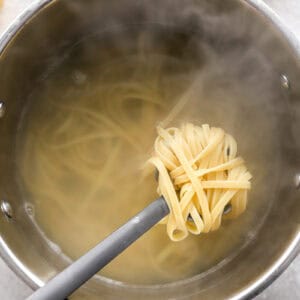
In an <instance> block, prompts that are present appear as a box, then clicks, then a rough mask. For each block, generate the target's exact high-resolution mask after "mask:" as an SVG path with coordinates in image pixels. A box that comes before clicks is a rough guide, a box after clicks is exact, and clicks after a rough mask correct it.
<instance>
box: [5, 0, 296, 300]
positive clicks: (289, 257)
mask: <svg viewBox="0 0 300 300" xmlns="http://www.w3.org/2000/svg"><path fill="white" fill-rule="evenodd" d="M56 1H57V0H36V1H35V2H33V3H32V4H31V5H29V6H28V7H27V8H26V9H25V10H24V11H23V12H22V13H21V14H20V15H18V16H17V17H16V18H15V19H14V21H13V22H12V23H11V25H9V27H8V28H7V29H6V30H5V31H4V32H3V33H2V34H1V36H0V56H1V55H2V53H3V52H4V50H5V48H6V47H7V46H8V45H9V44H10V42H11V41H12V40H13V38H14V37H15V36H16V35H17V33H18V32H19V31H20V30H21V29H22V28H23V27H24V26H25V25H26V23H27V21H28V20H30V19H31V18H32V17H34V16H35V15H36V14H38V13H39V12H40V11H41V10H43V9H46V8H47V6H49V5H51V4H53V3H54V2H56ZM241 2H243V3H244V4H245V5H246V6H248V8H249V9H252V10H254V11H255V12H256V13H257V14H258V15H260V16H262V17H263V18H264V19H265V20H266V21H268V23H270V24H271V26H273V27H274V28H275V29H276V30H277V31H278V32H279V33H280V35H281V38H283V40H285V41H286V42H287V43H288V45H289V46H290V48H291V50H292V52H293V54H294V55H295V56H296V58H297V59H299V61H300V40H299V39H298V38H297V37H296V35H295V34H294V33H293V32H292V31H291V30H290V29H289V28H288V27H287V26H286V25H285V23H283V21H282V20H281V18H280V17H279V15H277V14H276V13H275V12H274V10H273V9H272V8H270V7H269V6H268V5H267V4H266V3H265V2H264V1H263V0H241ZM299 253H300V231H299V232H298V233H296V234H295V237H294V239H293V240H292V241H291V243H290V245H289V247H288V248H287V249H285V251H284V252H283V253H282V254H281V255H280V257H279V258H278V259H277V260H276V261H275V262H274V263H273V264H272V265H270V266H269V268H268V269H266V270H265V271H264V272H263V273H262V274H260V275H259V277H257V278H256V281H255V282H253V283H252V284H250V285H248V286H245V287H244V288H243V289H241V290H240V291H238V292H236V294H235V295H233V296H232V297H231V299H232V300H240V299H250V298H252V297H254V296H256V295H258V294H259V293H260V292H262V291H263V290H264V289H265V288H266V287H268V286H269V285H270V284H271V283H272V282H273V281H274V280H275V279H276V278H278V277H279V276H280V275H281V273H282V272H283V271H284V270H285V269H286V268H287V267H288V266H289V265H290V263H291V262H292V261H293V260H294V259H295V258H296V256H297V255H298V254H299ZM0 257H1V258H2V259H3V260H4V261H5V263H6V264H7V265H8V267H9V268H10V269H11V270H12V271H13V272H14V273H15V274H16V275H17V276H18V277H19V278H20V279H21V280H22V281H23V282H24V283H26V284H27V285H28V286H29V287H31V288H32V289H34V290H35V289H37V288H39V287H41V286H42V285H44V282H43V281H42V280H40V279H39V278H38V277H37V276H35V274H33V273H32V272H30V270H28V269H27V268H26V266H24V265H23V263H22V262H21V261H20V260H19V259H18V258H17V257H16V256H15V255H14V253H12V251H11V250H10V249H9V247H8V246H7V244H6V243H5V241H4V240H3V239H2V237H1V236H0Z"/></svg>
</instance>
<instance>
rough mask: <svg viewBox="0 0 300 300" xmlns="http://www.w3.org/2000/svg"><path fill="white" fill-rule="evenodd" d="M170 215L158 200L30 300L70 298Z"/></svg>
mask: <svg viewBox="0 0 300 300" xmlns="http://www.w3.org/2000/svg"><path fill="white" fill-rule="evenodd" d="M169 212H170V211H169V208H168V205H167V203H166V201H165V200H164V198H163V197H160V198H158V199H157V200H155V201H154V202H152V203H151V204H150V205H148V206H147V207H146V208H145V209H143V210H142V211H141V212H139V213H138V214H137V215H136V216H134V217H133V218H132V219H130V220H129V221H128V222H127V223H126V224H124V225H123V226H122V227H120V228H119V229H117V230H116V231H115V232H113V233H112V234H111V235H109V236H108V237H107V238H105V239H104V240H103V241H102V242H100V243H99V244H98V245H97V246H96V247H95V248H93V249H91V250H90V251H89V252H87V253H86V254H84V255H83V256H82V257H80V258H79V259H78V260H77V261H75V262H74V263H73V264H71V265H70V266H69V267H67V268H66V269H65V270H63V271H62V272H61V273H59V274H58V275H56V276H55V277H54V278H52V279H51V280H50V281H49V282H48V283H47V284H46V285H45V286H43V287H41V288H40V289H38V290H37V291H36V292H35V293H33V294H32V295H31V296H29V297H28V298H27V300H63V299H65V298H67V297H68V296H69V295H70V294H72V293H73V292H74V291H75V290H76V289H78V288H79V287H80V286H81V285H82V284H84V283H85V282H86V281H87V280H88V279H90V278H91V277H92V276H93V275H94V274H96V273H97V272H98V271H99V270H100V269H102V268H103V267H104V266H105V265H107V264H108V263H109V262H110V261H111V260H112V259H114V258H115V257H116V256H117V255H119V254H120V253H121V252H122V251H123V250H125V249H126V248H127V247H128V246H130V245H131V244H132V243H133V242H134V241H135V240H137V239H138V238H139V237H140V236H141V235H143V234H144V233H145V232H147V231H148V230H149V229H150V228H151V227H153V226H154V225H155V224H156V223H157V222H159V221H160V220H161V219H162V218H163V217H165V216H166V215H168V213H169Z"/></svg>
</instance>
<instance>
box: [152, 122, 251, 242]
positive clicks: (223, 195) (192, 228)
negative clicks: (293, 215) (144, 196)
mask: <svg viewBox="0 0 300 300" xmlns="http://www.w3.org/2000/svg"><path fill="white" fill-rule="evenodd" d="M157 131H158V137H157V139H156V141H155V144H154V155H153V157H152V158H150V159H149V161H148V163H150V164H152V165H154V166H155V168H156V169H157V171H158V193H159V194H160V195H163V196H164V198H165V199H166V201H167V204H168V206H169V208H170V214H169V215H168V216H167V217H165V218H164V219H163V220H162V222H161V223H164V224H167V233H168V235H169V237H170V239H171V240H173V241H180V240H183V239H185V238H186V237H187V235H188V233H189V232H190V233H192V234H200V233H201V232H209V231H213V230H216V229H218V228H219V227H220V225H221V221H222V218H223V217H226V218H235V217H237V216H238V215H240V214H241V213H242V212H243V211H244V210H245V209H246V205H247V191H248V190H249V189H250V187H251V184H250V179H251V174H250V173H249V172H248V171H247V169H246V166H245V163H244V161H243V159H242V158H241V157H237V143H236V141H235V139H234V138H233V137H232V136H231V135H229V134H227V133H225V132H224V130H223V129H221V128H215V127H210V126H209V125H207V124H204V125H202V126H201V127H199V126H195V125H193V124H191V123H187V124H184V125H183V126H182V127H181V128H180V129H178V128H168V129H163V128H162V127H158V129H157ZM226 208H230V211H229V212H227V213H226V214H225V213H224V212H225V210H226Z"/></svg>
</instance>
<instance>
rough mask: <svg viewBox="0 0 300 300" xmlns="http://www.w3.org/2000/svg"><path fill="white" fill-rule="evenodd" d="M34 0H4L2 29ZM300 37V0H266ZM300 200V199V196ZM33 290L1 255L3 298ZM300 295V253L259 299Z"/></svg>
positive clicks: (289, 299)
mask: <svg viewBox="0 0 300 300" xmlns="http://www.w3.org/2000/svg"><path fill="white" fill-rule="evenodd" d="M32 2H34V0H0V33H2V32H3V30H4V29H5V28H6V27H7V26H8V25H9V24H10V23H11V22H12V21H13V19H14V18H15V17H16V16H17V15H18V14H19V13H20V12H22V10H24V8H26V7H27V6H28V5H29V4H30V3H32ZM264 2H266V4H267V5H269V6H270V7H271V8H272V9H273V10H274V11H275V12H276V13H277V14H278V15H279V16H280V18H281V19H282V20H283V22H285V23H286V25H287V26H288V27H289V29H290V30H291V31H293V32H294V33H295V34H296V35H298V37H299V39H300V0H264ZM299 200H300V199H299ZM31 293H32V291H31V289H30V288H28V287H27V286H26V285H25V284H24V283H23V282H22V281H21V280H20V279H19V278H18V277H17V276H16V275H15V274H14V273H13V272H12V271H11V270H10V269H9V268H8V267H7V266H6V265H5V263H4V262H3V261H2V260H1V259H0V299H1V300H21V299H25V298H26V297H27V296H28V295H30V294H31ZM262 299H272V300H296V299H300V256H298V258H296V259H295V261H294V262H293V263H292V264H291V265H290V266H289V267H288V269H287V270H286V271H285V272H284V273H283V274H282V275H281V276H280V277H279V278H278V279H277V280H276V281H275V282H274V283H273V284H272V285H271V286H270V287H268V288H267V289H266V290H265V291H264V292H263V293H261V294H260V295H259V296H257V297H256V298H255V300H262Z"/></svg>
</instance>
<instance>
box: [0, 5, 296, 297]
mask: <svg viewBox="0 0 300 300" xmlns="http://www.w3.org/2000/svg"><path fill="white" fill-rule="evenodd" d="M128 28H129V30H128ZM112 32H113V33H116V32H117V33H118V36H119V37H120V36H121V37H122V38H121V41H122V42H123V43H122V46H121V47H122V51H123V52H122V53H124V52H126V53H127V52H128V53H132V52H134V51H135V50H136V49H135V46H134V45H136V44H137V41H136V40H137V37H138V36H140V34H141V33H143V34H144V35H145V36H146V37H147V40H150V41H151V42H150V44H149V45H148V47H149V49H150V50H151V51H152V50H155V51H157V52H160V51H162V52H163V51H168V53H169V54H170V53H171V54H172V55H173V56H175V57H176V58H180V59H184V60H186V61H189V62H190V65H194V66H196V67H197V68H199V69H201V68H202V66H203V64H205V60H206V55H208V56H209V58H210V59H213V60H215V61H217V62H220V63H224V65H225V66H227V67H228V74H229V73H230V76H233V77H234V78H236V80H237V85H240V86H242V90H243V93H244V94H247V95H251V97H250V96H249V99H255V97H257V98H256V99H255V100H257V99H259V100H258V101H254V100H253V103H252V102H248V103H246V104H245V107H246V108H245V115H242V116H241V118H242V119H245V120H246V119H247V116H248V115H247V114H246V112H247V110H248V109H249V110H250V109H251V112H252V114H254V113H255V112H257V115H259V113H261V112H263V113H264V114H265V122H266V123H270V124H271V123H272V124H273V125H274V124H276V125H274V126H273V125H272V126H269V127H268V130H267V131H264V134H268V135H274V136H275V140H276V141H277V142H276V143H275V145H276V147H274V148H273V149H272V151H273V152H270V153H269V160H270V161H269V162H268V163H269V164H271V165H272V166H273V167H271V168H268V172H266V173H264V174H263V176H264V178H265V180H266V182H271V183H272V184H271V185H269V184H268V185H266V186H268V188H269V187H272V189H270V191H269V193H268V194H269V196H268V197H269V199H268V201H266V205H262V206H261V207H259V211H260V213H261V218H260V222H258V224H257V226H256V227H255V228H253V230H251V232H249V235H248V236H247V243H245V244H244V245H243V247H241V249H239V251H238V252H237V253H236V254H235V255H234V256H232V257H228V258H227V259H224V260H222V261H220V262H219V263H218V264H217V265H216V266H215V267H213V268H210V269H209V270H207V271H206V272H202V273H200V274H198V275H196V276H193V277H191V278H187V279H184V280H181V281H176V282H172V283H168V284H159V285H137V284H136V285H134V284H125V283H120V282H115V281H113V280H110V279H105V278H102V277H101V276H96V277H95V278H93V279H92V280H90V281H89V282H88V283H87V284H86V285H85V286H84V287H82V288H81V289H80V290H79V291H78V292H77V293H76V294H75V295H74V299H76V297H77V298H78V299H94V298H96V299H97V298H102V299H103V298H105V299H118V298H121V297H122V299H140V298H143V299H175V298H176V299H187V298H188V299H200V298H204V299H229V298H230V299H248V298H251V297H253V296H254V295H256V294H257V293H259V292H260V291H261V290H262V289H263V288H265V287H266V286H267V285H269V284H270V283H271V282H272V281H273V280H274V279H275V278H276V277H277V276H279V275H280V274H281V272H282V271H283V270H284V269H285V268H286V267H287V266H288V265H289V263H290V262H291V261H292V260H293V259H294V257H295V256H296V255H297V253H298V251H299V248H300V233H299V232H300V231H299V228H300V227H299V222H300V201H299V198H300V189H299V186H300V183H299V182H300V151H299V149H300V141H299V139H297V136H298V134H299V128H300V86H297V83H298V82H299V80H300V64H299V61H300V60H299V57H300V51H299V49H300V47H299V45H298V44H297V42H296V39H295V38H294V37H293V36H292V35H291V34H290V33H289V32H288V31H287V30H286V29H285V27H284V26H283V24H282V23H281V22H280V21H279V19H278V18H277V16H276V15H275V14H274V13H272V11H270V10H269V9H268V8H267V7H266V6H265V5H264V4H263V3H262V2H261V1H256V0H249V1H222V0H213V1H208V0H207V1H192V0H185V1H182V0H178V1H177V0H176V1H168V0H165V1H158V0H157V1H156V0H154V1H146V0H145V1H144V0H141V1H134V0H125V1H122V5H120V1H116V0H112V1H97V0H90V1H89V3H88V4H87V3H86V1H84V0H73V1H67V0H41V1H36V2H35V3H34V4H33V5H31V6H30V7H29V8H28V9H27V10H26V11H25V12H24V13H23V14H22V15H21V16H20V17H19V18H18V19H17V20H15V22H14V24H13V25H12V26H11V27H10V28H9V29H8V30H7V31H6V32H5V34H4V35H3V36H2V37H1V40H0V71H1V78H0V100H1V102H0V117H1V119H0V134H1V137H2V138H1V144H0V147H1V151H0V166H1V170H5V171H2V172H1V174H0V198H1V199H2V202H1V210H2V215H1V216H0V234H1V237H0V253H1V256H2V257H3V259H4V260H5V261H6V263H7V264H8V265H9V266H10V267H11V268H12V270H13V271H14V272H15V273H17V274H18V275H19V276H20V277H21V278H22V279H23V280H24V281H25V282H26V283H27V284H28V285H29V286H31V287H32V288H34V289H36V288H38V287H40V286H42V285H43V284H44V283H45V282H47V281H48V280H49V279H50V278H51V277H52V276H53V275H55V274H56V273H57V272H59V271H61V270H62V269H63V268H64V267H65V266H66V265H67V264H68V260H66V259H65V258H64V255H62V253H61V252H60V251H58V250H57V249H55V247H53V246H51V245H49V242H48V241H47V239H45V238H44V236H43V234H42V233H41V231H40V230H39V228H38V226H37V224H36V223H35V222H33V217H32V210H34V207H32V206H30V205H28V199H27V198H26V197H25V196H24V194H23V192H22V188H21V187H20V184H19V179H18V176H17V169H18V165H17V160H16V151H17V149H16V148H17V147H18V144H17V142H16V136H17V135H18V132H19V131H20V126H21V125H20V124H21V123H22V122H21V119H22V115H23V112H24V108H25V107H27V102H28V101H29V100H28V99H29V98H30V95H31V94H32V93H33V91H34V89H35V86H36V85H37V84H38V83H39V82H40V81H41V80H45V78H46V77H47V74H48V73H49V72H50V71H51V70H52V69H53V68H56V67H57V65H58V64H59V63H57V62H60V61H61V57H64V54H65V53H67V52H68V51H69V49H70V48H72V47H73V46H74V44H76V43H79V42H80V41H83V40H84V41H86V40H87V39H86V37H88V36H97V35H98V34H100V33H101V36H102V38H104V39H106V42H107V43H110V42H111V43H112V44H113V40H111V39H110V36H111V35H112ZM84 43H87V44H88V43H89V42H88V41H87V42H84ZM183 45H184V46H183ZM97 47H98V46H97ZM99 47H100V48H97V49H96V50H95V49H94V48H93V47H90V48H89V47H87V48H86V49H87V50H86V51H88V53H87V54H86V55H88V56H89V57H96V54H97V55H98V54H99V53H100V54H99V57H100V59H101V51H102V50H101V43H100V46H99ZM166 49H167V50H166ZM183 49H184V51H183ZM116 55H118V53H117V54H116ZM232 65H234V66H237V67H234V68H231V66H232ZM49 70H50V71H49ZM47 72H48V73H47ZM217 72H218V70H217ZM222 72H223V71H222ZM222 72H221V73H220V74H221V76H219V77H218V78H219V79H220V78H221V79H222V76H223V74H224V73H222ZM221 79H220V81H219V82H218V83H216V84H224V82H223V83H222V80H221ZM225 85H226V84H225ZM212 88H213V87H212ZM226 88H228V87H226ZM234 88H235V87H229V89H234ZM249 101H250V100H249ZM237 113H239V114H240V111H238V112H237ZM248 117H249V116H248ZM251 120H252V123H251V124H248V125H247V126H249V134H252V135H255V134H257V144H255V145H253V144H252V145H251V147H252V148H253V149H254V148H255V147H261V144H260V143H262V142H263V141H264V139H266V140H267V136H262V135H260V134H259V126H258V125H257V124H255V122H253V120H255V119H251ZM241 124H242V123H241ZM241 124H235V126H237V127H239V126H243V125H241ZM245 126H246V125H245ZM256 126H257V127H256ZM251 128H252V129H251ZM245 130H246V129H245ZM252 141H253V143H255V138H253V139H252ZM243 147H247V145H244V146H243V145H242V148H243ZM251 147H250V146H249V148H251ZM252 148H251V149H252ZM270 170H271V171H270ZM258 196H259V195H258Z"/></svg>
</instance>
